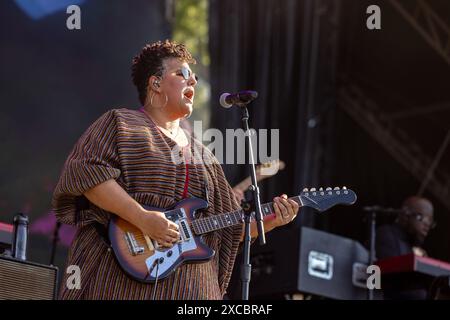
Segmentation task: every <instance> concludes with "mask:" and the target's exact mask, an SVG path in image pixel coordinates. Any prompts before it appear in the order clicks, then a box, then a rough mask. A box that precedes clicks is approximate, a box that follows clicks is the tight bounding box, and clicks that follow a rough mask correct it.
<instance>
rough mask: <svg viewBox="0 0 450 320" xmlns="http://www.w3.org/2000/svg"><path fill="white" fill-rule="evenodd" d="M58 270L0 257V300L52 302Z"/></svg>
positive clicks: (54, 296) (54, 295)
mask: <svg viewBox="0 0 450 320" xmlns="http://www.w3.org/2000/svg"><path fill="white" fill-rule="evenodd" d="M57 279H58V268H57V267H54V266H46V265H42V264H38V263H33V262H28V261H22V260H17V259H14V258H10V257H6V256H0V300H53V299H56V293H57Z"/></svg>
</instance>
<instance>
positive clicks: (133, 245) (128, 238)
mask: <svg viewBox="0 0 450 320" xmlns="http://www.w3.org/2000/svg"><path fill="white" fill-rule="evenodd" d="M125 242H126V243H127V245H128V250H130V253H131V254H132V255H133V256H136V255H138V254H143V253H144V250H145V248H144V247H142V246H140V245H139V244H138V243H137V241H136V238H135V237H134V235H133V234H132V233H131V232H127V233H125Z"/></svg>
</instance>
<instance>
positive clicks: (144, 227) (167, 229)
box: [137, 209, 180, 248]
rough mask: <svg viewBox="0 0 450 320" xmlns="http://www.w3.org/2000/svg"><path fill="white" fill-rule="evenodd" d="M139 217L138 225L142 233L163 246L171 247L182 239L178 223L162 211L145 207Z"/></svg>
mask: <svg viewBox="0 0 450 320" xmlns="http://www.w3.org/2000/svg"><path fill="white" fill-rule="evenodd" d="M139 219H140V221H139V224H138V225H137V227H138V228H139V229H141V231H142V233H143V234H144V235H147V236H149V237H150V238H152V239H153V240H156V241H157V242H158V244H159V245H161V246H163V247H168V248H170V247H172V246H173V245H174V244H175V243H176V242H178V240H179V239H180V233H179V230H178V225H177V224H176V223H174V222H172V221H170V220H169V219H167V218H166V216H165V215H164V213H162V212H159V211H148V210H145V209H144V212H143V213H142V214H140V218H139Z"/></svg>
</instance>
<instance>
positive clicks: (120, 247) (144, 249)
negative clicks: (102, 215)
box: [108, 198, 214, 283]
mask: <svg viewBox="0 0 450 320" xmlns="http://www.w3.org/2000/svg"><path fill="white" fill-rule="evenodd" d="M207 206H208V204H207V202H206V201H204V200H202V199H199V198H188V199H184V200H182V201H180V202H178V203H177V204H176V205H175V207H174V208H172V209H169V210H167V209H160V208H152V207H147V206H146V207H145V208H146V209H147V210H153V211H161V212H164V214H165V215H166V217H167V219H169V220H171V221H173V222H175V223H176V224H178V225H179V227H180V235H181V238H180V241H179V242H178V243H176V244H175V245H174V246H173V247H172V248H162V247H159V246H158V244H157V243H156V241H153V240H152V239H150V238H149V237H146V236H144V234H142V232H141V230H140V229H139V228H138V227H136V226H134V225H133V224H131V223H129V222H128V221H126V220H123V219H121V218H119V217H118V216H116V215H113V217H112V218H111V221H110V223H109V227H108V233H109V239H110V241H111V246H112V248H113V251H114V255H115V257H116V260H117V261H118V263H119V265H120V267H121V268H122V269H123V270H124V271H125V272H126V273H127V274H128V275H129V276H131V277H132V278H134V279H135V280H138V281H140V282H144V283H153V282H155V280H156V278H158V279H164V278H166V277H168V276H169V275H170V274H171V273H172V272H173V271H174V270H176V268H177V267H178V266H180V265H182V264H183V263H187V262H189V263H195V262H205V261H208V260H210V259H211V258H212V257H213V256H214V250H212V249H210V248H209V247H208V246H206V244H205V243H204V242H203V240H202V238H201V236H196V235H194V232H193V231H192V230H191V227H190V223H191V222H192V221H193V220H194V219H195V212H196V211H197V210H199V209H204V208H206V207H207Z"/></svg>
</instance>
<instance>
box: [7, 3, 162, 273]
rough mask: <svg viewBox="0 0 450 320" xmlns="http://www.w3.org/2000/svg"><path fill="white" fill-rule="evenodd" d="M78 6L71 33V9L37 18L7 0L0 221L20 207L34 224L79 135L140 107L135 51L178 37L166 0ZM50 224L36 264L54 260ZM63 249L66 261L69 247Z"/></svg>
mask: <svg viewBox="0 0 450 320" xmlns="http://www.w3.org/2000/svg"><path fill="white" fill-rule="evenodd" d="M47 2H48V1H47ZM80 8H81V30H74V31H70V30H68V29H67V28H66V19H67V17H68V16H69V15H68V14H66V10H65V8H64V10H61V11H58V12H56V13H54V14H52V15H49V16H45V17H43V18H42V19H39V20H33V19H31V18H30V17H29V16H27V15H26V14H25V13H24V12H23V11H22V10H21V9H20V8H19V7H18V6H16V4H15V2H14V1H0V42H1V49H0V70H1V74H0V83H1V84H0V97H1V109H0V137H1V138H0V141H1V142H0V144H1V150H2V151H1V154H0V177H1V178H0V181H1V182H0V193H1V197H0V220H1V221H4V222H12V217H13V215H14V213H16V212H19V211H21V212H24V213H26V214H28V215H29V216H30V220H31V223H32V226H31V227H32V228H33V230H36V228H34V223H35V222H36V221H38V219H40V218H43V217H46V216H48V213H49V211H50V200H51V195H52V192H53V188H54V186H55V184H56V182H57V179H58V176H59V173H60V170H61V168H62V165H63V163H64V161H65V159H66V157H67V155H68V153H69V151H70V150H71V148H72V146H73V145H74V143H75V141H76V140H77V139H78V137H79V136H80V135H81V133H82V132H83V131H84V130H86V128H87V127H88V125H89V124H91V123H92V122H93V121H94V120H95V119H96V118H98V117H99V116H100V115H101V114H102V113H104V112H105V111H107V110H108V109H111V108H118V107H129V108H134V107H138V106H139V105H138V104H139V100H138V97H137V92H136V90H135V88H134V85H133V84H132V81H131V70H130V66H131V60H132V58H133V57H134V55H135V54H137V53H138V52H139V51H140V49H141V48H142V47H143V46H144V45H145V44H146V43H148V42H152V41H155V40H160V39H165V38H169V37H170V35H171V26H170V24H169V22H168V21H167V20H166V9H165V1H164V0H157V1H146V0H134V1H123V0H87V1H85V2H84V3H83V4H81V5H80ZM39 221H40V222H42V220H39ZM49 223H50V224H51V219H50V217H49V219H47V220H45V221H44V222H43V224H40V225H39V226H38V228H37V229H38V230H36V233H33V234H32V235H31V238H30V240H29V250H28V252H29V255H28V257H29V259H30V260H31V261H36V262H41V263H48V262H49V260H50V245H51V242H50V240H51V239H50V236H51V235H52V232H51V230H49V228H48V227H49ZM63 230H64V231H65V232H70V231H67V229H63ZM43 233H47V235H43ZM64 236H65V235H64V234H63V235H62V237H63V238H64V239H63V240H67V239H65V238H67V237H64ZM67 236H68V237H69V238H70V234H68V235H67ZM57 252H58V255H57V261H56V262H57V264H58V266H60V267H62V266H63V265H64V254H65V252H66V247H64V246H63V245H61V246H60V247H59V249H58V251H57Z"/></svg>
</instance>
